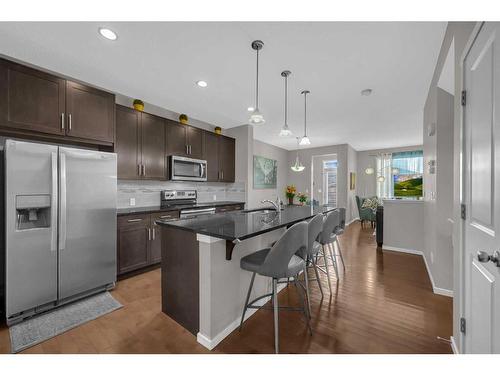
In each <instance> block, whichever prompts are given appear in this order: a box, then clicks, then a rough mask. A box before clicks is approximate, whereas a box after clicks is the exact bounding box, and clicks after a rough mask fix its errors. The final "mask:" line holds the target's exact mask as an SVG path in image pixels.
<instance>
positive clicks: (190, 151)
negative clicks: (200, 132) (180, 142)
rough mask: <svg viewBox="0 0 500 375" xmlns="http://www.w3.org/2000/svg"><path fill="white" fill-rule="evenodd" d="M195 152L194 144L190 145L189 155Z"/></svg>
mask: <svg viewBox="0 0 500 375" xmlns="http://www.w3.org/2000/svg"><path fill="white" fill-rule="evenodd" d="M192 153H193V149H192V146H191V145H189V155H191V154H192Z"/></svg>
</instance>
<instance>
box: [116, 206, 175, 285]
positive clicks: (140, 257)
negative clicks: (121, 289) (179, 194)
mask: <svg viewBox="0 0 500 375" xmlns="http://www.w3.org/2000/svg"><path fill="white" fill-rule="evenodd" d="M178 217H179V212H178V211H168V212H158V213H153V214H142V215H127V216H120V217H119V218H118V243H117V248H118V275H123V274H125V273H127V272H130V271H136V270H138V269H141V268H145V267H148V266H152V265H154V264H158V263H160V262H161V231H160V227H159V226H158V225H156V224H155V221H156V220H158V219H168V220H170V219H176V218H178Z"/></svg>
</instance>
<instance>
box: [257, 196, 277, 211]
mask: <svg viewBox="0 0 500 375" xmlns="http://www.w3.org/2000/svg"><path fill="white" fill-rule="evenodd" d="M260 203H271V204H272V205H273V207H274V209H275V210H276V212H279V211H281V200H280V197H277V198H276V202H273V201H272V200H270V199H264V200H263V201H261V202H260Z"/></svg>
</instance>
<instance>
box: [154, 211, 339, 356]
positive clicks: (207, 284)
mask: <svg viewBox="0 0 500 375" xmlns="http://www.w3.org/2000/svg"><path fill="white" fill-rule="evenodd" d="M334 209H335V208H334V207H326V206H321V207H314V208H312V207H310V206H287V207H285V209H284V210H282V211H280V212H276V211H275V210H274V209H258V210H242V211H235V212H225V213H217V214H214V215H207V216H200V217H197V218H191V219H185V220H177V221H162V220H158V221H157V222H156V223H157V224H158V225H160V226H161V228H162V229H161V230H162V265H161V273H162V281H161V283H162V311H163V312H164V313H165V314H167V315H168V316H170V317H171V318H172V319H174V320H175V321H176V322H178V323H179V324H181V325H182V326H183V327H184V328H186V329H187V330H189V331H190V332H191V333H193V334H194V335H196V337H197V340H198V342H199V343H200V344H202V345H203V346H205V347H207V348H208V349H213V348H214V347H215V346H216V345H217V344H218V343H219V342H221V341H222V340H223V339H224V338H225V337H226V336H227V335H229V334H230V333H231V332H232V331H233V330H234V329H235V328H236V327H238V325H239V322H240V319H241V313H242V309H243V303H244V301H245V296H246V292H247V289H248V285H249V283H250V277H251V274H250V272H247V271H244V270H241V269H240V259H241V258H242V257H243V256H245V255H248V254H250V253H252V252H255V251H257V250H260V249H263V248H266V247H269V246H270V245H271V243H273V242H274V241H276V240H277V239H278V238H280V236H281V235H282V234H283V232H284V231H285V230H286V228H287V227H289V226H291V225H293V224H295V223H298V222H300V221H302V220H307V219H309V218H311V217H313V216H314V215H316V214H323V213H326V212H328V211H331V210H334ZM282 287H283V285H282ZM270 290H271V282H270V280H269V279H268V278H265V277H260V276H256V278H255V282H254V288H253V291H252V297H253V296H259V295H262V294H265V293H269V291H270ZM265 302H267V301H266V300H263V301H262V303H265ZM255 311H256V310H251V311H248V312H247V314H246V318H248V317H250V316H251V315H252V313H254V312H255Z"/></svg>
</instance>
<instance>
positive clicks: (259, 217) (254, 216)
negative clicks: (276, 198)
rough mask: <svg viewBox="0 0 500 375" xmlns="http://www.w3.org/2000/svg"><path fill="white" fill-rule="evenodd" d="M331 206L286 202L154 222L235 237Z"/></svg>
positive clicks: (285, 223)
mask: <svg viewBox="0 0 500 375" xmlns="http://www.w3.org/2000/svg"><path fill="white" fill-rule="evenodd" d="M334 209H335V207H331V206H315V207H310V206H285V209H284V210H283V211H280V212H279V213H278V212H276V211H274V210H273V209H267V212H266V211H263V209H257V210H242V211H233V212H223V213H222V212H221V213H217V214H213V215H205V216H199V217H196V218H192V219H182V220H175V221H163V220H157V221H156V223H157V224H159V225H165V226H168V227H172V228H178V229H182V230H187V231H191V232H194V233H199V234H204V235H207V236H211V237H217V238H222V239H225V240H229V241H235V240H244V239H247V238H250V237H254V236H258V235H260V234H263V233H266V232H270V231H272V230H275V229H278V228H283V227H286V226H289V225H292V224H295V223H297V222H299V221H302V220H306V219H309V218H311V217H313V216H314V215H317V214H322V213H326V212H329V211H332V210H334Z"/></svg>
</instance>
